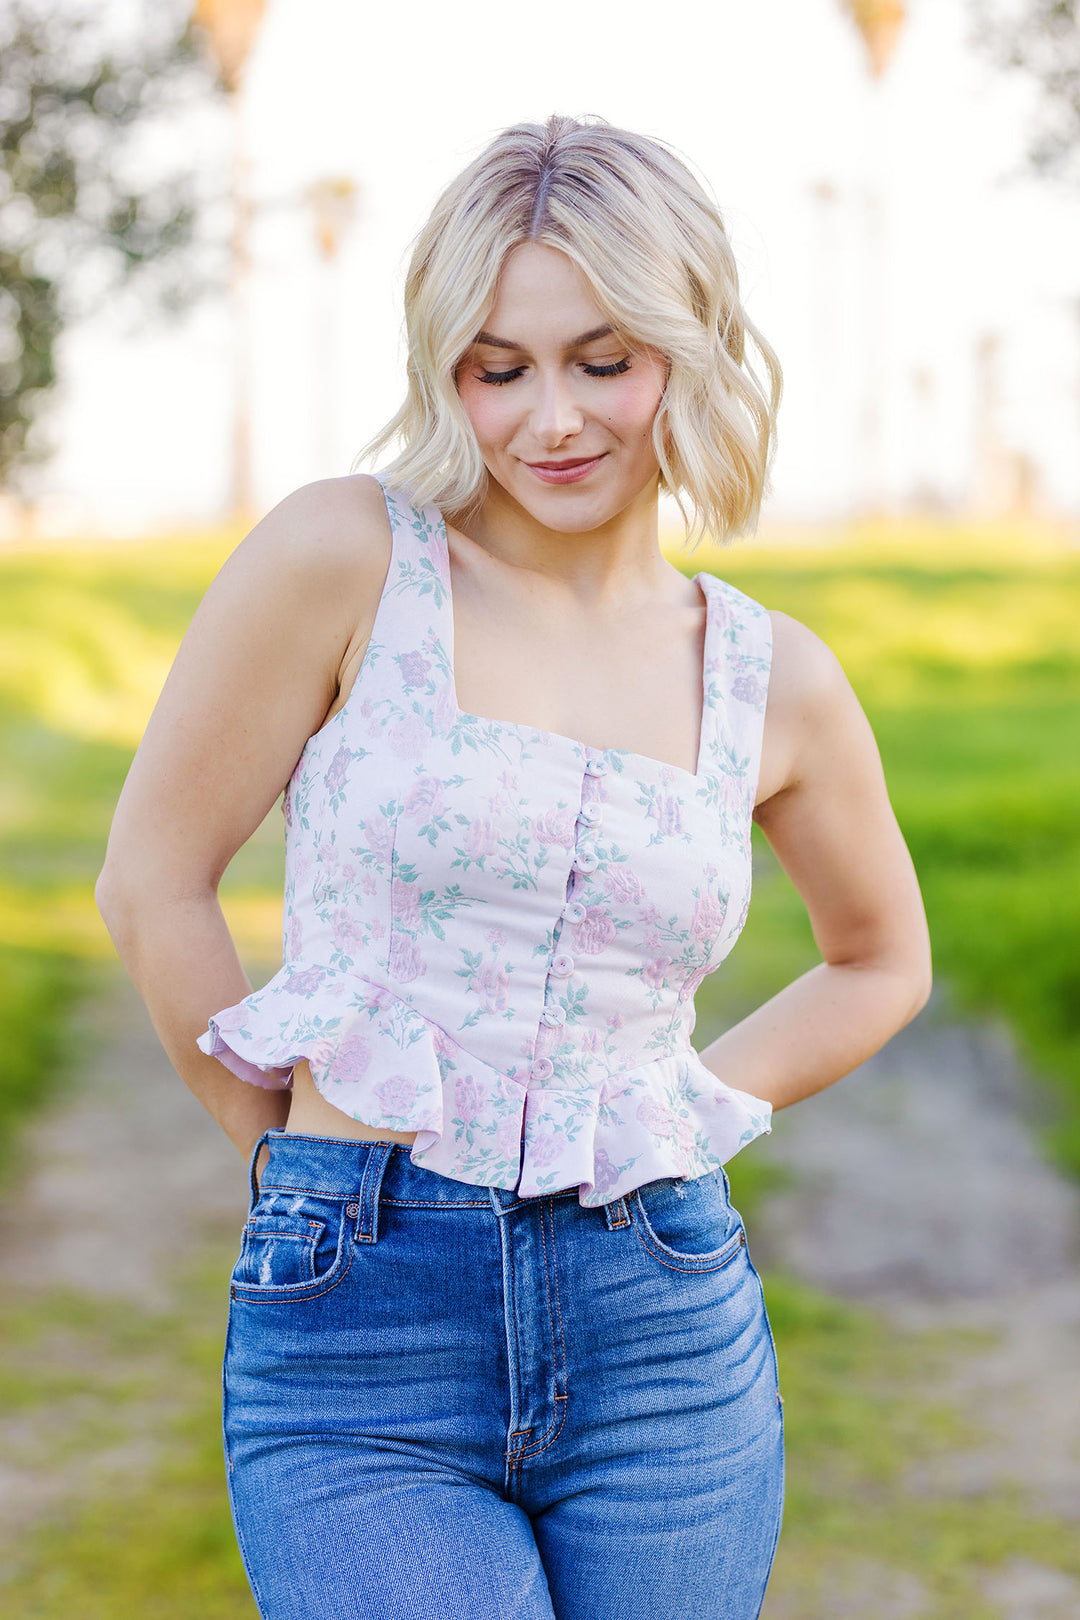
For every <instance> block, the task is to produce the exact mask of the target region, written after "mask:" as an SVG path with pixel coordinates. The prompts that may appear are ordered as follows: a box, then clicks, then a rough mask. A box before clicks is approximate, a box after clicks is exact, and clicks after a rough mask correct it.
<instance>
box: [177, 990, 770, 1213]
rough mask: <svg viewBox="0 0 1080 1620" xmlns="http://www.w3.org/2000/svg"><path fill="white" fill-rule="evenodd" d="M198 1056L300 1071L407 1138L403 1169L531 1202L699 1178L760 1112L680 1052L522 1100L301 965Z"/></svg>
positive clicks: (215, 1020) (584, 1199) (446, 1045)
mask: <svg viewBox="0 0 1080 1620" xmlns="http://www.w3.org/2000/svg"><path fill="white" fill-rule="evenodd" d="M198 1045H199V1048H200V1050H202V1051H203V1052H205V1053H206V1054H207V1055H208V1056H210V1057H216V1058H218V1059H219V1060H220V1062H221V1063H223V1064H224V1065H225V1067H226V1068H228V1069H230V1070H231V1071H232V1073H233V1074H236V1075H238V1076H239V1078H240V1079H242V1080H245V1081H248V1082H249V1083H251V1084H254V1085H258V1086H263V1087H266V1088H268V1089H272V1090H283V1089H287V1088H288V1087H289V1085H290V1084H291V1080H292V1070H293V1067H294V1066H295V1064H296V1063H297V1062H299V1060H300V1059H301V1058H306V1059H307V1061H308V1063H309V1065H310V1067H311V1073H312V1078H313V1079H314V1082H315V1085H316V1087H317V1088H318V1090H319V1092H320V1093H321V1095H322V1096H324V1097H325V1098H326V1099H327V1101H328V1102H330V1103H332V1104H333V1106H334V1107H335V1108H338V1109H340V1110H341V1111H342V1112H343V1113H345V1114H347V1115H349V1116H350V1117H351V1118H352V1119H356V1120H362V1121H363V1123H364V1124H366V1125H369V1126H371V1127H372V1128H373V1129H375V1130H380V1129H381V1130H394V1131H415V1132H416V1133H417V1136H416V1140H415V1142H414V1143H413V1145H412V1147H411V1149H410V1158H411V1159H412V1162H413V1163H414V1164H417V1165H420V1166H421V1167H422V1168H424V1169H428V1170H434V1171H436V1172H438V1173H440V1174H442V1175H447V1176H451V1177H453V1178H455V1179H457V1180H459V1181H465V1182H469V1183H472V1184H474V1185H477V1186H498V1187H505V1188H515V1187H516V1188H518V1190H519V1191H520V1192H521V1193H523V1194H525V1195H531V1196H538V1195H541V1194H544V1193H550V1192H556V1191H559V1190H560V1189H563V1188H566V1187H570V1186H577V1187H578V1189H579V1192H578V1197H579V1201H580V1203H581V1204H583V1205H587V1206H596V1205H600V1204H606V1203H609V1202H611V1201H612V1200H613V1199H616V1198H618V1197H620V1196H622V1194H623V1193H624V1192H628V1191H629V1190H631V1189H632V1188H633V1187H636V1186H640V1185H641V1184H642V1183H643V1182H646V1181H652V1180H656V1179H658V1178H660V1177H667V1176H675V1177H685V1178H688V1179H689V1178H693V1177H695V1176H700V1175H705V1174H708V1172H709V1171H711V1170H714V1169H715V1168H716V1167H717V1166H718V1165H721V1164H723V1163H725V1162H726V1161H727V1160H728V1159H730V1158H731V1157H732V1156H733V1155H734V1154H735V1153H737V1152H738V1151H739V1149H740V1148H741V1147H744V1146H745V1145H746V1144H747V1143H748V1142H751V1141H753V1140H754V1138H755V1137H757V1136H760V1135H762V1134H763V1133H767V1132H768V1131H769V1130H771V1113H772V1109H771V1105H770V1104H769V1103H768V1102H765V1101H763V1100H762V1099H760V1098H757V1097H752V1096H750V1095H749V1094H748V1093H747V1092H744V1091H739V1090H736V1089H735V1088H734V1087H731V1086H728V1085H725V1084H724V1083H723V1082H722V1081H721V1080H719V1079H718V1078H717V1077H716V1075H714V1074H713V1073H712V1072H711V1070H709V1069H708V1068H706V1066H705V1064H704V1063H703V1062H702V1061H701V1059H700V1057H699V1056H698V1054H697V1053H696V1052H695V1051H694V1050H693V1048H691V1047H687V1048H685V1049H684V1050H680V1051H678V1052H676V1053H673V1054H670V1055H668V1056H665V1057H660V1058H653V1059H650V1060H649V1061H648V1062H646V1063H643V1064H640V1065H638V1066H635V1067H626V1068H624V1069H621V1070H619V1071H618V1072H616V1073H613V1074H611V1075H609V1076H608V1077H607V1079H606V1080H605V1081H604V1083H603V1084H602V1085H601V1086H600V1088H599V1090H597V1089H596V1088H595V1087H593V1086H589V1087H577V1088H575V1087H572V1086H567V1085H565V1084H562V1083H560V1081H559V1080H558V1078H554V1077H553V1078H552V1079H551V1080H550V1081H549V1082H548V1083H547V1084H546V1085H544V1086H540V1087H537V1086H536V1085H535V1084H532V1085H530V1086H529V1087H528V1088H526V1086H525V1084H524V1083H523V1082H522V1081H518V1080H512V1079H509V1078H508V1077H507V1076H506V1075H505V1074H503V1073H502V1072H500V1070H498V1069H497V1068H495V1067H493V1066H492V1065H491V1064H489V1063H487V1062H485V1061H484V1060H483V1059H481V1058H478V1057H476V1055H475V1054H473V1053H471V1052H468V1051H467V1050H466V1049H465V1048H464V1047H462V1046H461V1045H460V1044H459V1043H458V1042H457V1041H456V1040H455V1039H454V1037H453V1036H452V1035H450V1034H449V1033H448V1032H447V1031H446V1030H444V1029H442V1028H441V1027H440V1026H439V1025H437V1024H435V1023H433V1022H432V1021H431V1020H430V1019H428V1018H426V1017H425V1016H424V1014H423V1013H422V1012H420V1011H419V1010H418V1009H417V1008H416V1007H415V1006H413V1005H412V1004H411V1003H410V1002H407V1001H404V1000H402V999H401V997H400V996H397V995H395V993H394V992H393V991H392V990H390V989H389V988H387V986H385V985H382V984H379V983H378V982H377V981H375V980H372V979H366V978H363V977H361V976H360V975H358V974H356V973H354V972H351V971H344V970H342V969H340V968H335V967H331V966H328V965H326V964H323V963H318V962H312V961H293V962H291V963H288V964H287V965H286V966H285V967H283V968H282V969H281V970H280V971H279V972H278V973H277V974H275V975H274V977H273V978H272V979H270V980H269V981H268V983H267V984H265V985H264V986H263V987H262V988H261V989H260V990H257V991H254V992H253V993H252V994H251V995H250V996H248V997H246V998H245V999H244V1000H243V1001H241V1002H238V1003H237V1004H236V1005H235V1006H233V1007H228V1008H225V1009H224V1010H223V1011H221V1012H219V1013H217V1014H216V1015H214V1016H213V1017H211V1018H210V1020H209V1027H208V1029H207V1030H206V1032H205V1033H204V1034H203V1035H200V1036H199V1037H198ZM523 1122H524V1151H523V1152H522V1146H521V1144H522V1134H523V1133H522V1126H523Z"/></svg>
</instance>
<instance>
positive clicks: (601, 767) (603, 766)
mask: <svg viewBox="0 0 1080 1620" xmlns="http://www.w3.org/2000/svg"><path fill="white" fill-rule="evenodd" d="M585 774H586V775H587V776H606V775H607V760H606V759H587V760H586V761H585Z"/></svg>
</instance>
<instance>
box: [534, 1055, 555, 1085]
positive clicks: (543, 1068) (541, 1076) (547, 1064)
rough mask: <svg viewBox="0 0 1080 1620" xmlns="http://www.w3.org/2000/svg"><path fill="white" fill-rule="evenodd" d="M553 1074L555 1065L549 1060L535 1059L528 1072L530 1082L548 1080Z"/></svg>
mask: <svg viewBox="0 0 1080 1620" xmlns="http://www.w3.org/2000/svg"><path fill="white" fill-rule="evenodd" d="M554 1073H555V1065H554V1063H552V1061H551V1059H550V1058H537V1060H536V1062H535V1063H534V1064H533V1066H532V1068H531V1069H530V1070H529V1079H530V1080H550V1078H551V1076H552V1075H553V1074H554Z"/></svg>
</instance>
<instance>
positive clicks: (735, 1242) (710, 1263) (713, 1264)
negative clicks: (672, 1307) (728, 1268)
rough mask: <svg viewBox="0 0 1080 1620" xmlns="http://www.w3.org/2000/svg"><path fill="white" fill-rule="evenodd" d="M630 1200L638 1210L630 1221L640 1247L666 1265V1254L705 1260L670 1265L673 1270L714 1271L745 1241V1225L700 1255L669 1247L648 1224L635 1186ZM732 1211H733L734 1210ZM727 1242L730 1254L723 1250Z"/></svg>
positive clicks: (680, 1257) (730, 1258) (724, 1263)
mask: <svg viewBox="0 0 1080 1620" xmlns="http://www.w3.org/2000/svg"><path fill="white" fill-rule="evenodd" d="M631 1202H632V1203H633V1204H635V1205H636V1206H637V1211H638V1216H639V1219H638V1220H636V1221H634V1222H633V1223H632V1224H633V1226H634V1229H635V1230H636V1232H637V1235H638V1239H639V1241H640V1243H641V1245H642V1247H643V1248H644V1249H647V1250H648V1252H649V1253H650V1254H652V1255H655V1256H656V1258H657V1260H661V1261H663V1263H664V1264H665V1265H667V1264H668V1263H669V1262H668V1261H666V1260H664V1255H665V1254H667V1255H670V1256H671V1259H672V1260H689V1261H691V1262H694V1261H704V1262H705V1264H703V1265H694V1264H691V1265H690V1266H689V1267H679V1266H672V1268H671V1269H672V1270H673V1271H678V1270H690V1271H716V1270H718V1269H719V1267H720V1266H722V1265H726V1264H727V1262H728V1261H729V1260H732V1259H734V1257H735V1255H736V1254H738V1252H739V1250H740V1249H741V1248H742V1247H743V1245H744V1244H745V1242H746V1228H745V1227H740V1228H739V1231H738V1233H737V1234H736V1236H735V1237H731V1238H725V1240H724V1242H723V1243H722V1244H721V1245H720V1247H719V1248H718V1249H712V1250H710V1251H709V1252H708V1253H706V1254H700V1255H699V1254H684V1253H683V1252H682V1251H681V1250H680V1249H672V1248H669V1247H668V1245H667V1244H666V1243H663V1242H662V1241H661V1239H660V1238H658V1237H657V1235H656V1233H655V1232H654V1231H653V1229H652V1227H651V1226H650V1225H649V1217H648V1214H647V1212H646V1209H645V1205H644V1203H643V1202H642V1199H641V1195H640V1193H639V1191H638V1189H637V1188H636V1187H635V1188H634V1191H633V1193H632V1195H631ZM732 1213H734V1211H733V1212H732ZM642 1228H644V1231H645V1232H647V1233H648V1235H649V1237H650V1238H651V1239H652V1242H653V1243H655V1244H656V1246H657V1247H656V1248H652V1247H650V1245H649V1244H648V1243H647V1242H646V1241H645V1238H644V1237H643V1236H642ZM729 1244H730V1245H732V1252H731V1254H727V1253H726V1252H725V1251H726V1250H727V1248H728V1246H729ZM661 1250H662V1251H663V1252H662V1253H661V1252H660V1251H661Z"/></svg>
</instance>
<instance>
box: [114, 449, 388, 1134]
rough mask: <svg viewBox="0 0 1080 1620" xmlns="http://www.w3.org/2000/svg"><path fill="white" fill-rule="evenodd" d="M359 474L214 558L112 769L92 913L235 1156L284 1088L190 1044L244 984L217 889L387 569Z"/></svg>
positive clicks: (275, 791)
mask: <svg viewBox="0 0 1080 1620" xmlns="http://www.w3.org/2000/svg"><path fill="white" fill-rule="evenodd" d="M390 544H391V542H390V526H389V520H388V518H387V514H386V508H385V504H384V501H383V495H382V490H381V488H380V487H379V485H378V484H377V483H376V482H375V480H374V479H371V478H338V479H325V480H322V481H320V482H318V483H314V484H308V485H305V486H304V487H303V488H301V489H299V490H296V491H295V492H294V493H293V494H291V495H289V496H288V497H287V498H286V499H285V500H283V501H282V502H281V503H280V504H279V505H278V506H276V507H275V508H274V509H273V511H271V512H270V513H268V514H267V516H266V517H264V518H263V519H262V521H261V522H260V523H258V524H257V525H256V526H255V528H254V529H253V530H252V531H251V533H250V534H249V535H248V536H247V537H246V538H245V539H244V540H242V541H241V543H240V545H239V546H238V547H237V548H236V550H235V551H234V552H233V553H232V555H231V556H230V557H229V558H228V560H227V561H226V563H225V564H224V566H223V567H222V569H221V570H220V572H219V573H218V575H217V577H216V578H215V579H214V580H213V582H212V583H211V585H210V588H209V590H208V591H207V592H206V595H205V596H204V597H203V599H202V601H201V603H200V604H199V607H198V609H197V610H196V613H195V615H194V617H193V619H192V621H191V624H190V626H189V627H188V630H187V633H186V635H185V636H184V639H183V642H182V643H181V646H180V649H179V651H178V653H177V655H176V659H175V662H174V663H173V666H172V669H171V670H170V672H169V675H168V679H167V680H166V682H165V685H164V688H163V689H162V692H161V696H160V697H159V698H158V701H157V704H156V706H155V708H154V712H153V714H152V715H151V717H150V721H149V724H148V725H147V728H146V732H145V734H144V736H143V739H142V742H141V743H140V745H139V749H138V752H137V753H136V755H135V758H134V760H133V762H132V765H131V769H130V771H129V772H128V776H127V780H126V781H125V783H124V788H123V792H122V793H121V795H120V799H119V802H118V804H117V807H116V812H115V815H114V817H113V823H112V828H111V831H110V833H109V843H108V849H107V851H106V856H105V864H104V866H103V868H102V871H101V874H100V876H99V878H98V881H97V886H96V888H95V891H94V893H95V898H96V900H97V903H98V909H99V911H100V912H101V915H102V917H103V919H104V921H105V924H106V927H107V928H108V930H109V933H110V934H111V936H112V939H113V942H114V944H115V945H116V949H117V951H118V953H119V955H120V957H121V960H122V961H123V963H124V966H125V967H126V968H127V970H128V972H129V974H130V975H131V978H132V980H133V982H134V984H135V986H136V988H137V989H138V991H139V993H140V995H141V996H142V998H143V1000H144V1002H145V1003H146V1007H147V1010H148V1012H149V1014H150V1018H151V1021H152V1022H153V1025H154V1028H155V1029H156V1031H157V1033H158V1036H159V1037H160V1039H161V1042H162V1045H163V1046H164V1047H165V1050H166V1052H167V1053H168V1055H169V1058H170V1059H171V1061H172V1063H173V1065H174V1067H175V1068H176V1070H177V1072H178V1073H179V1074H180V1075H181V1077H182V1078H183V1080H184V1081H185V1082H186V1083H187V1085H188V1086H190V1088H191V1090H192V1091H193V1092H194V1093H195V1094H196V1096H198V1097H199V1099H200V1101H201V1102H202V1103H203V1104H204V1106H205V1107H206V1108H207V1109H208V1110H209V1111H210V1113H212V1114H213V1116H214V1118H215V1119H217V1121H218V1123H219V1124H220V1125H221V1127H222V1129H223V1130H224V1131H225V1132H226V1134H227V1135H228V1136H229V1137H230V1138H231V1140H232V1141H233V1142H234V1143H235V1144H236V1146H237V1147H238V1148H239V1150H240V1151H241V1152H242V1153H244V1154H245V1155H246V1154H248V1153H249V1152H250V1150H251V1148H252V1147H253V1146H254V1144H255V1142H256V1141H257V1140H258V1138H259V1136H261V1135H262V1133H263V1131H264V1130H266V1129H267V1128H268V1127H271V1126H279V1125H282V1124H284V1122H285V1119H286V1118H287V1115H288V1105H289V1093H288V1092H287V1091H281V1090H264V1089H262V1088H261V1087H259V1086H255V1085H251V1084H249V1083H247V1082H246V1081H244V1080H241V1079H239V1078H238V1077H237V1076H236V1075H233V1074H232V1073H230V1071H229V1070H227V1069H226V1068H225V1067H224V1066H223V1065H222V1064H221V1063H220V1062H219V1061H218V1060H217V1059H216V1058H211V1057H207V1056H206V1055H205V1054H204V1053H203V1052H202V1051H200V1049H199V1048H198V1047H197V1046H196V1044H195V1043H196V1039H197V1037H198V1036H199V1035H201V1034H202V1033H203V1031H204V1030H205V1029H206V1025H207V1019H208V1018H209V1016H210V1015H211V1013H215V1012H219V1011H220V1010H221V1009H222V1008H223V1007H230V1006H233V1005H235V1003H236V1002H238V1001H242V1000H243V998H244V997H245V996H246V995H248V994H249V993H250V991H251V984H250V982H249V980H248V978H247V975H246V974H245V973H244V970H243V968H242V967H241V965H240V961H239V959H238V957H237V954H236V949H235V946H234V945H233V941H232V939H231V938H230V935H229V931H228V928H227V927H226V924H225V919H224V917H223V915H222V912H221V907H220V905H219V904H218V898H217V890H218V884H219V883H220V881H221V877H222V874H223V873H224V871H225V869H226V867H227V866H228V864H229V862H230V861H231V859H232V857H233V856H234V855H235V853H236V851H237V850H238V849H239V848H240V847H241V845H243V844H244V843H246V841H247V840H248V838H250V837H251V834H252V833H253V832H254V831H255V829H256V828H257V827H258V826H259V824H260V823H261V822H262V820H263V819H264V817H265V816H266V815H267V813H268V812H269V810H270V809H271V808H272V807H273V804H274V801H275V800H276V799H277V798H278V797H279V795H280V794H281V792H282V790H283V788H284V787H285V786H286V784H287V783H288V781H289V778H290V776H291V775H292V773H293V770H294V769H295V766H296V762H297V760H298V758H299V756H300V754H301V753H302V751H303V748H304V745H305V743H306V742H307V740H308V738H309V737H310V736H312V735H313V733H315V732H316V731H318V730H319V729H320V727H321V726H322V725H323V724H324V722H325V720H326V719H327V717H328V712H329V711H330V710H331V709H332V707H333V705H334V704H335V699H336V697H337V695H338V694H339V692H340V690H341V686H342V682H343V680H344V679H345V678H346V677H347V676H351V675H352V674H353V673H354V672H355V669H356V667H357V666H358V665H359V662H360V661H361V659H362V657H363V654H364V651H365V649H366V646H367V642H368V639H369V637H370V633H371V626H372V623H373V621H374V615H375V611H376V608H377V605H378V600H379V596H380V593H381V590H382V585H383V581H384V580H385V577H386V571H387V569H388V567H389V562H390Z"/></svg>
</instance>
